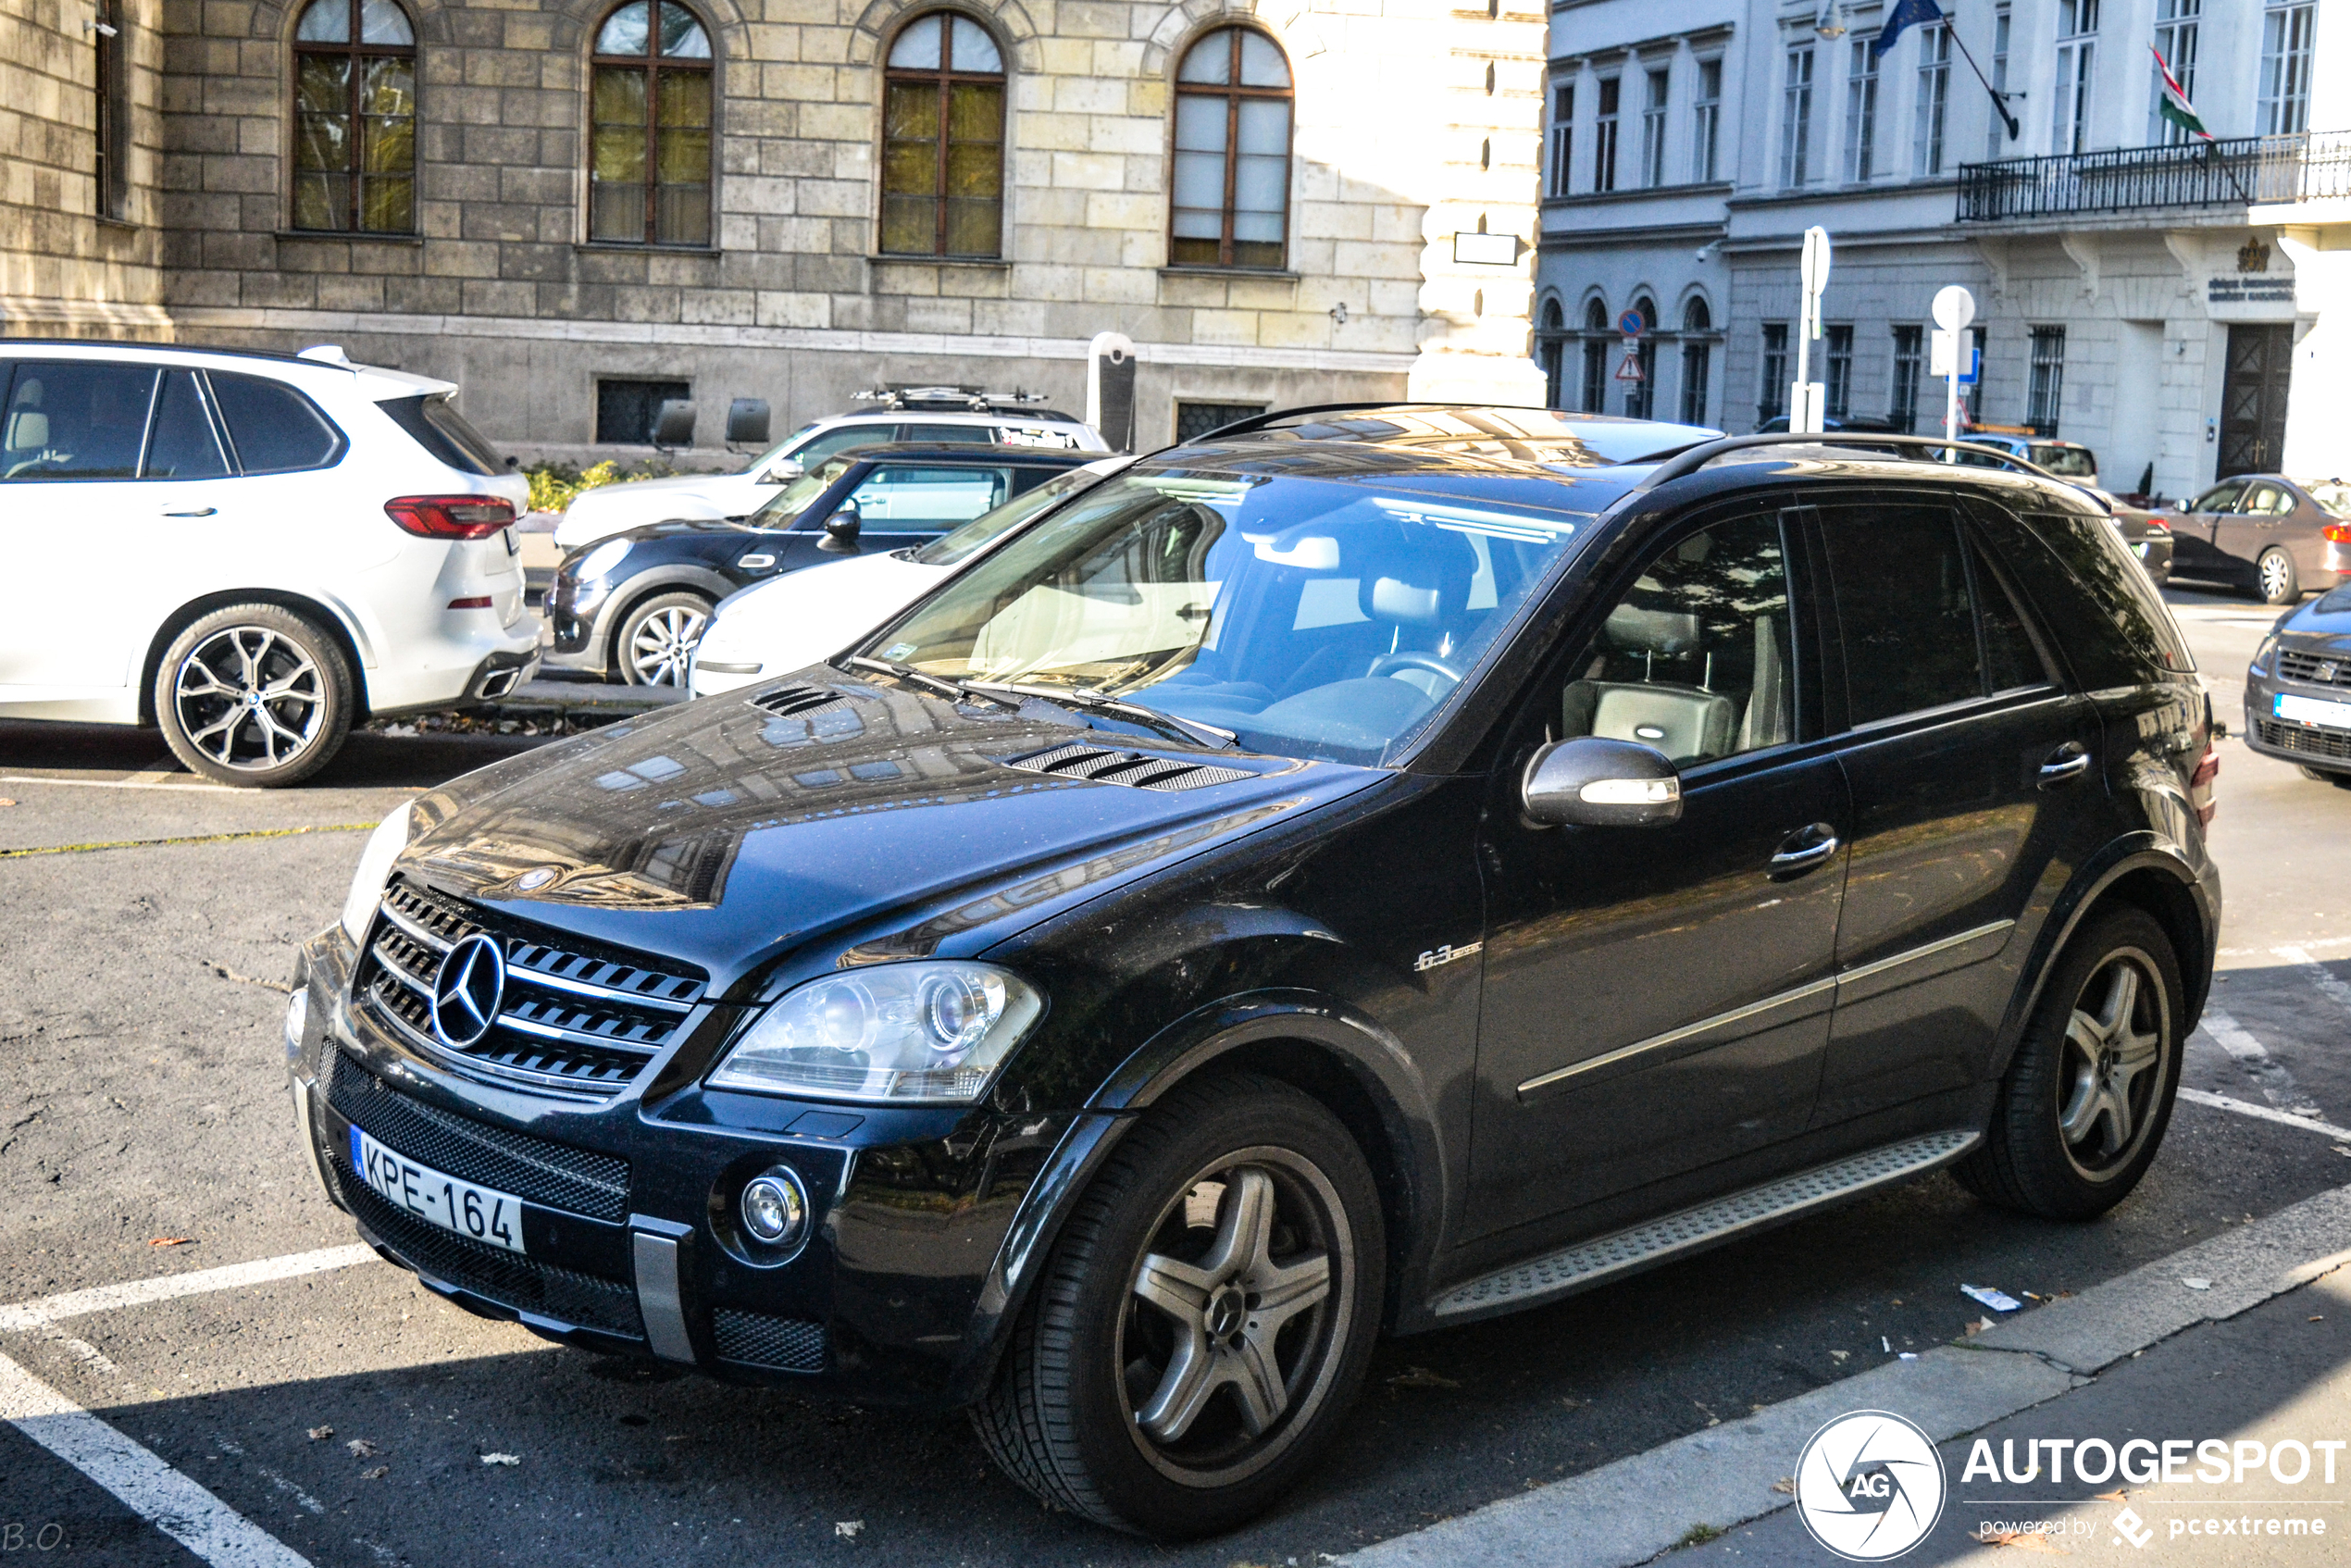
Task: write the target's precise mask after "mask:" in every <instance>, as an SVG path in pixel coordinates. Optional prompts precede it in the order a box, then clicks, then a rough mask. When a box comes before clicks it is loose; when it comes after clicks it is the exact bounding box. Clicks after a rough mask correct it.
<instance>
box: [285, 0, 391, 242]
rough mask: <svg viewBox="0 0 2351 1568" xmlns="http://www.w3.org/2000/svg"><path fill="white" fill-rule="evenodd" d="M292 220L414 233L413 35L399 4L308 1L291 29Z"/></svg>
mask: <svg viewBox="0 0 2351 1568" xmlns="http://www.w3.org/2000/svg"><path fill="white" fill-rule="evenodd" d="M293 54H294V88H293V92H294V157H293V223H292V227H294V228H296V229H323V230H341V231H344V232H355V233H361V234H411V233H414V232H415V231H416V228H417V33H416V30H415V28H413V27H411V26H410V25H409V21H408V13H407V12H405V11H404V10H402V9H401V8H400V6H399V4H398V0H310V6H309V8H308V9H306V10H305V11H304V12H303V13H302V20H301V21H300V22H298V23H296V24H295V27H294V44H293Z"/></svg>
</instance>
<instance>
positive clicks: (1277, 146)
mask: <svg viewBox="0 0 2351 1568" xmlns="http://www.w3.org/2000/svg"><path fill="white" fill-rule="evenodd" d="M1289 117H1290V77H1289V61H1288V60H1287V59H1285V58H1284V57H1283V56H1282V51H1281V46H1280V45H1279V44H1275V42H1274V41H1273V40H1272V39H1270V38H1268V37H1266V36H1265V35H1264V34H1263V33H1262V32H1256V31H1251V30H1250V29H1248V28H1245V27H1226V28H1219V29H1217V30H1216V31H1214V32H1212V33H1210V34H1208V35H1207V36H1206V37H1204V38H1202V39H1201V40H1200V42H1199V43H1197V44H1193V45H1192V46H1191V49H1190V51H1189V52H1188V53H1187V54H1186V55H1185V56H1184V63H1183V66H1182V67H1181V68H1179V69H1178V70H1177V71H1176V199H1175V203H1174V205H1173V208H1172V210H1171V213H1170V218H1169V233H1168V245H1167V258H1168V260H1169V261H1171V262H1173V263H1174V264H1176V266H1178V267H1262V268H1269V269H1275V270H1278V269H1279V268H1281V267H1283V266H1284V265H1285V264H1286V263H1287V260H1288V256H1289V243H1288V242H1289Z"/></svg>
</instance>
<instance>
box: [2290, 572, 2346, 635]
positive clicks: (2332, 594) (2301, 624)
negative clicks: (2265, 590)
mask: <svg viewBox="0 0 2351 1568" xmlns="http://www.w3.org/2000/svg"><path fill="white" fill-rule="evenodd" d="M2276 629H2277V630H2279V631H2282V632H2285V633H2287V634H2289V635H2292V634H2301V635H2305V636H2310V637H2351V585H2346V586H2345V587H2341V588H2336V589H2332V590H2330V591H2327V592H2325V593H2322V594H2320V596H2319V597H2318V598H2316V599H2313V600H2311V601H2310V602H2309V603H2308V604H2305V605H2303V606H2302V607H2301V608H2300V609H2298V610H2295V612H2294V613H2293V614H2291V615H2289V616H2286V617H2285V618H2284V619H2283V620H2281V621H2280V622H2278V624H2277V628H2276Z"/></svg>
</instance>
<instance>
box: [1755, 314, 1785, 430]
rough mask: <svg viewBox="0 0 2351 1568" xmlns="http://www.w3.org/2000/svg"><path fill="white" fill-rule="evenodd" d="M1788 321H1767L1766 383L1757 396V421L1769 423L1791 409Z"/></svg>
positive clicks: (1764, 366) (1764, 340) (1764, 332)
mask: <svg viewBox="0 0 2351 1568" xmlns="http://www.w3.org/2000/svg"><path fill="white" fill-rule="evenodd" d="M1787 385H1788V383H1787V323H1786V322H1785V321H1766V322H1765V323H1763V386H1762V390H1761V391H1760V392H1759V393H1758V395H1757V396H1756V399H1755V422H1756V423H1757V424H1758V425H1767V424H1769V423H1771V422H1772V421H1773V420H1774V419H1776V418H1778V417H1780V416H1781V415H1783V414H1785V413H1786V412H1787Z"/></svg>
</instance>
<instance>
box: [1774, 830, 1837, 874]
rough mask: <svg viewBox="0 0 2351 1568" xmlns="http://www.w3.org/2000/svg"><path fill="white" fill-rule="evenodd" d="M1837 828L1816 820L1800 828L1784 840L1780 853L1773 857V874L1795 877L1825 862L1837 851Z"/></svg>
mask: <svg viewBox="0 0 2351 1568" xmlns="http://www.w3.org/2000/svg"><path fill="white" fill-rule="evenodd" d="M1837 847H1838V840H1837V837H1836V829H1835V828H1831V827H1830V826H1829V825H1828V824H1827V823H1825V822H1815V823H1813V824H1812V825H1811V826H1810V827H1809V828H1797V830H1796V831H1795V832H1793V833H1790V834H1789V835H1788V836H1787V837H1786V839H1785V840H1782V846H1781V849H1780V852H1779V853H1777V854H1775V855H1773V857H1772V875H1773V876H1774V877H1794V876H1798V875H1800V874H1802V873H1804V872H1807V871H1810V870H1811V869H1812V868H1813V867H1814V866H1816V865H1822V864H1824V863H1825V862H1827V861H1828V859H1829V858H1830V857H1831V856H1833V855H1835V853H1836V852H1837Z"/></svg>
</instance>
